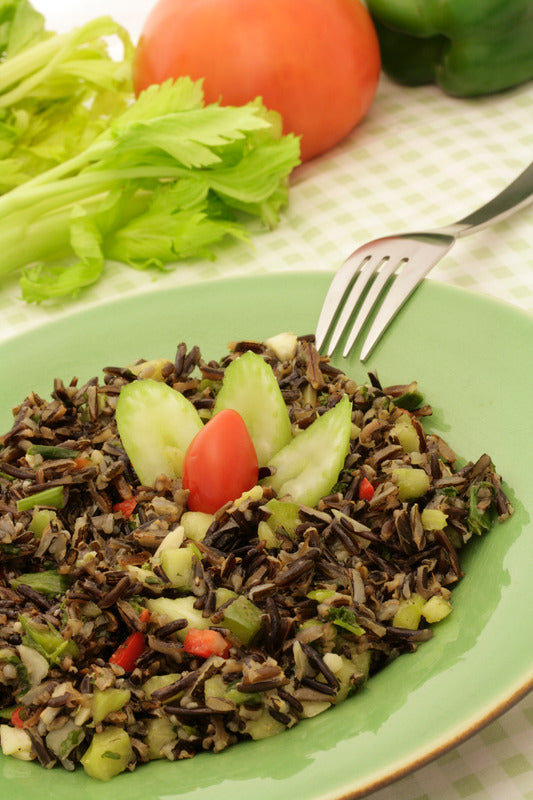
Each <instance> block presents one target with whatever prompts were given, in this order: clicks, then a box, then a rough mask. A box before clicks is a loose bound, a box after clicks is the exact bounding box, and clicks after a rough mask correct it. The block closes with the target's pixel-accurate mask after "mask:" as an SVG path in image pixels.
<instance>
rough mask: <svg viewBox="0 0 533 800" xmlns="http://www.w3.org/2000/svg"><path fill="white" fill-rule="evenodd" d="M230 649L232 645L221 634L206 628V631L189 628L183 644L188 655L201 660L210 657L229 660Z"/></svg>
mask: <svg viewBox="0 0 533 800" xmlns="http://www.w3.org/2000/svg"><path fill="white" fill-rule="evenodd" d="M229 648H230V643H229V642H228V640H227V639H225V638H224V637H223V636H222V634H221V633H219V632H218V631H213V630H211V628H206V629H205V630H198V629H197V628H189V630H188V631H187V635H186V636H185V641H184V642H183V649H184V650H185V652H186V653H190V655H193V656H200V657H201V658H209V656H222V658H227V657H228V653H229Z"/></svg>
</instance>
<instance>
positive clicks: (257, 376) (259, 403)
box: [214, 350, 292, 467]
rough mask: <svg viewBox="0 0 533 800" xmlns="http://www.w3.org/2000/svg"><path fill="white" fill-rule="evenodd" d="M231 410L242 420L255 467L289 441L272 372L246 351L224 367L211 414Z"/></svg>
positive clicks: (284, 410)
mask: <svg viewBox="0 0 533 800" xmlns="http://www.w3.org/2000/svg"><path fill="white" fill-rule="evenodd" d="M224 408H232V409H233V410H234V411H237V412H238V413H239V414H240V415H241V417H242V418H243V420H244V422H245V425H246V427H247V429H248V433H249V434H250V437H251V439H252V442H253V443H254V447H255V452H256V454H257V460H258V462H259V466H260V467H262V466H264V465H265V464H267V463H268V461H269V459H270V458H272V456H273V455H274V454H275V453H277V452H278V450H281V448H282V447H285V445H286V444H288V443H289V442H290V441H291V438H292V431H291V421H290V419H289V412H288V411H287V406H286V405H285V401H284V399H283V395H282V394H281V390H280V388H279V386H278V382H277V380H276V376H275V375H274V373H273V372H272V368H271V367H270V366H269V364H267V363H266V361H265V360H264V359H263V358H261V356H259V355H257V353H254V352H252V351H251V350H248V351H247V352H246V353H243V355H242V356H239V358H236V359H235V361H232V362H231V364H229V365H228V366H227V367H226V371H225V373H224V380H223V381H222V387H221V389H220V391H219V393H218V395H217V399H216V401H215V408H214V413H215V414H216V413H217V412H218V411H222V409H224Z"/></svg>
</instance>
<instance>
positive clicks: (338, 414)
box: [264, 395, 352, 506]
mask: <svg viewBox="0 0 533 800" xmlns="http://www.w3.org/2000/svg"><path fill="white" fill-rule="evenodd" d="M351 417H352V406H351V403H350V401H349V399H348V396H347V395H344V396H343V398H342V400H341V401H340V402H339V403H337V405H336V406H334V407H333V408H331V409H330V410H329V411H326V413H325V414H323V415H322V416H321V417H318V419H316V420H315V421H314V422H313V423H312V424H311V425H310V426H309V427H308V428H307V429H306V430H304V431H303V432H302V433H300V434H298V435H297V436H296V437H295V438H294V439H292V441H291V442H290V443H289V444H288V445H286V447H284V448H283V449H282V450H280V451H279V452H278V453H276V454H275V455H274V456H273V457H272V458H271V459H270V461H269V466H271V467H275V469H276V471H275V473H274V475H272V476H270V477H268V478H266V479H265V480H264V483H265V484H266V485H267V486H271V487H272V488H273V489H274V490H275V491H276V493H277V495H278V497H283V496H284V495H290V497H291V498H292V500H293V501H294V502H296V503H301V504H303V505H307V506H315V505H316V504H317V503H318V501H319V500H320V498H321V497H324V495H327V494H328V493H329V492H330V491H331V489H332V487H333V486H334V485H335V483H336V482H337V479H338V476H339V473H340V471H341V469H342V467H343V465H344V460H345V458H346V456H347V454H348V450H349V448H350V433H351V427H352V423H351Z"/></svg>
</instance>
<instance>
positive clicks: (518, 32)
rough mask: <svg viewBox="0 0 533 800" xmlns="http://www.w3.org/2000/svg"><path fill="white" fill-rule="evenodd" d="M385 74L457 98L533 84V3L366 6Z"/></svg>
mask: <svg viewBox="0 0 533 800" xmlns="http://www.w3.org/2000/svg"><path fill="white" fill-rule="evenodd" d="M367 7H368V10H369V12H370V14H371V16H372V19H373V21H374V24H375V27H376V30H377V34H378V38H379V42H380V48H381V58H382V64H383V70H384V72H385V73H386V74H387V75H389V77H391V78H392V79H393V80H395V81H397V82H399V83H402V84H405V85H409V86H418V85H421V84H426V83H436V84H437V85H438V86H440V87H441V88H442V89H443V90H444V91H445V92H447V93H448V94H451V95H456V96H458V97H473V96H476V95H485V94H491V93H493V92H499V91H503V90H504V89H509V88H511V87H513V86H517V85H518V84H520V83H525V82H526V81H528V80H531V79H532V78H533V44H532V43H533V2H532V0H367Z"/></svg>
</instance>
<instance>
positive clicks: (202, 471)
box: [182, 408, 259, 514]
mask: <svg viewBox="0 0 533 800" xmlns="http://www.w3.org/2000/svg"><path fill="white" fill-rule="evenodd" d="M258 474H259V468H258V464H257V455H256V452H255V448H254V445H253V442H252V440H251V438H250V434H249V433H248V430H247V429H246V425H245V424H244V420H243V418H242V417H241V415H240V414H238V413H237V412H236V411H234V410H233V409H231V408H226V409H224V410H223V411H219V412H218V414H215V416H214V417H212V418H211V419H210V420H209V422H207V423H206V425H205V426H204V428H202V430H201V431H200V432H199V433H197V434H196V436H195V437H194V439H193V440H192V442H191V444H190V445H189V447H188V448H187V452H186V453H185V460H184V462H183V478H182V481H183V488H184V489H188V490H189V499H188V501H187V502H188V506H189V509H190V510H191V511H204V512H206V513H208V514H213V513H214V512H215V511H217V510H218V509H219V508H220V507H221V506H223V505H224V504H225V503H227V502H228V501H230V500H235V499H236V498H237V497H240V495H241V494H242V493H243V492H246V491H248V490H249V489H251V488H252V486H255V484H256V483H257V478H258Z"/></svg>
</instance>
